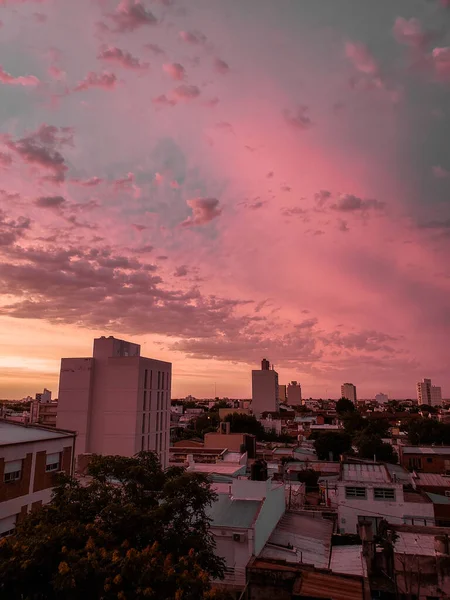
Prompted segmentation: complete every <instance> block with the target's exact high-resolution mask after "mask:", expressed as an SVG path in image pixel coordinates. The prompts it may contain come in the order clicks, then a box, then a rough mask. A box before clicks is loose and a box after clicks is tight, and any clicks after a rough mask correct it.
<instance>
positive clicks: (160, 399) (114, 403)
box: [57, 336, 172, 468]
mask: <svg viewBox="0 0 450 600" xmlns="http://www.w3.org/2000/svg"><path fill="white" fill-rule="evenodd" d="M140 350H141V348H140V346H139V345H138V344H133V343H131V342H127V341H124V340H119V339H116V338H114V337H113V336H110V337H108V338H106V337H103V336H102V337H101V338H97V339H95V340H94V352H93V357H92V358H63V359H62V360H61V373H60V380H59V395H58V401H59V404H58V415H57V425H58V427H64V428H68V427H71V428H72V429H75V430H76V431H77V433H78V438H77V454H86V453H95V454H103V455H105V454H118V455H121V456H133V455H135V454H136V453H137V452H140V451H141V450H151V451H154V452H156V454H157V455H158V456H159V458H160V460H161V464H162V466H163V467H164V468H165V467H166V466H167V463H168V452H169V436H170V390H171V380H172V365H171V363H168V362H163V361H160V360H153V359H150V358H143V357H142V356H141V355H140Z"/></svg>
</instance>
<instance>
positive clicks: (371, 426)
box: [364, 415, 390, 437]
mask: <svg viewBox="0 0 450 600" xmlns="http://www.w3.org/2000/svg"><path fill="white" fill-rule="evenodd" d="M389 427H390V425H389V420H388V419H386V417H383V415H379V416H378V415H377V416H375V415H374V416H373V417H372V418H370V419H367V421H366V427H364V431H365V432H366V433H367V434H368V435H379V436H380V437H387V436H388V435H389Z"/></svg>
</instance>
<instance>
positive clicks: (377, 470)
mask: <svg viewBox="0 0 450 600" xmlns="http://www.w3.org/2000/svg"><path fill="white" fill-rule="evenodd" d="M341 481H357V482H361V483H362V482H367V483H379V482H383V483H390V482H391V478H390V475H389V472H388V470H387V469H386V466H385V465H382V464H377V463H344V464H343V465H342V471H341Z"/></svg>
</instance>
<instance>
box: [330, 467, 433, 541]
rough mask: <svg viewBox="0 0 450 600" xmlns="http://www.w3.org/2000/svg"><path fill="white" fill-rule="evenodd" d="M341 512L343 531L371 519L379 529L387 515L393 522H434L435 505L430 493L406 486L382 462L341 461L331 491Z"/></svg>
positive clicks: (351, 531)
mask: <svg viewBox="0 0 450 600" xmlns="http://www.w3.org/2000/svg"><path fill="white" fill-rule="evenodd" d="M326 493H327V496H328V502H329V505H330V507H331V508H334V509H336V510H337V513H338V529H339V532H340V533H347V534H356V533H358V531H359V525H360V524H361V523H363V522H370V523H371V524H372V528H373V531H374V532H375V533H376V532H377V529H378V525H379V524H380V522H381V521H382V520H383V519H385V520H387V521H389V523H392V524H398V525H401V524H411V525H434V508H433V503H432V502H431V500H430V499H429V498H428V497H427V496H426V494H423V495H422V494H421V493H420V492H417V491H412V490H404V487H403V483H402V482H401V481H398V479H397V478H396V477H395V475H393V476H391V474H390V472H389V470H388V469H387V467H386V465H384V464H381V463H341V469H340V474H339V479H338V481H337V482H336V483H335V484H334V485H332V486H329V487H328V489H327V491H326Z"/></svg>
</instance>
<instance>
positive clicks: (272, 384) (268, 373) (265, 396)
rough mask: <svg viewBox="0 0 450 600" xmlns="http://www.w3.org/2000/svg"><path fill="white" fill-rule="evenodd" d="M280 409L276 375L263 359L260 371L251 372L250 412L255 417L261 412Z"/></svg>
mask: <svg viewBox="0 0 450 600" xmlns="http://www.w3.org/2000/svg"><path fill="white" fill-rule="evenodd" d="M279 408H280V397H279V390H278V373H277V372H276V371H275V370H274V368H273V366H272V368H270V363H269V361H268V360H266V359H263V360H262V362H261V370H260V371H256V370H255V371H252V411H253V414H254V415H255V416H256V417H259V416H260V415H261V414H262V413H263V412H266V411H269V412H270V411H276V412H278V410H279Z"/></svg>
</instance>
